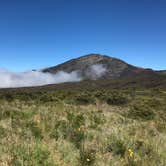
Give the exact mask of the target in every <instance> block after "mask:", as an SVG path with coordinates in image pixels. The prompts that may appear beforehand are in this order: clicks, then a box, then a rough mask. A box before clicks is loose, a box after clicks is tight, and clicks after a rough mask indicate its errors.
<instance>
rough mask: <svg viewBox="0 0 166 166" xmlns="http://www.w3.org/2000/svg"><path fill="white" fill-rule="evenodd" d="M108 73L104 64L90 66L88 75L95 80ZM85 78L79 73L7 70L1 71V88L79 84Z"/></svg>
mask: <svg viewBox="0 0 166 166" xmlns="http://www.w3.org/2000/svg"><path fill="white" fill-rule="evenodd" d="M105 72H106V68H105V67H104V66H103V65H102V64H95V65H92V66H90V68H89V70H88V72H87V73H86V75H87V76H88V77H89V78H91V79H93V80H95V79H97V78H100V77H101V76H103V75H104V73H105ZM82 79H83V78H82V77H81V76H79V74H78V72H77V71H73V72H71V73H67V72H64V71H59V72H57V73H56V74H51V73H43V72H41V71H27V72H20V73H16V72H11V71H9V70H6V69H0V88H16V87H31V86H41V85H47V84H57V83H63V82H77V81H81V80H82Z"/></svg>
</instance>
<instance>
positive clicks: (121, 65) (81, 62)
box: [42, 53, 165, 80]
mask: <svg viewBox="0 0 166 166" xmlns="http://www.w3.org/2000/svg"><path fill="white" fill-rule="evenodd" d="M93 65H102V66H100V69H102V68H103V69H105V73H103V74H102V75H100V76H99V77H97V78H96V79H101V78H104V79H110V78H119V77H126V76H134V75H137V74H142V73H143V74H147V75H156V74H159V73H161V72H160V71H158V72H156V71H155V70H152V69H148V68H147V69H146V68H142V67H136V66H134V65H131V64H128V63H127V62H125V61H123V60H121V59H118V58H115V57H110V56H108V55H101V54H94V53H92V54H88V55H84V56H81V57H78V58H74V59H71V60H69V61H66V62H64V63H62V64H59V65H57V66H53V67H49V68H46V69H43V70H42V71H43V72H49V73H52V74H55V73H57V72H58V71H64V72H67V73H71V72H73V71H77V72H78V74H79V75H80V76H81V77H82V78H83V80H86V79H90V80H91V79H92V80H93V75H94V73H91V67H93ZM96 69H97V67H96ZM162 73H165V72H162Z"/></svg>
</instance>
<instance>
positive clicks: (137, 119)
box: [0, 89, 166, 166]
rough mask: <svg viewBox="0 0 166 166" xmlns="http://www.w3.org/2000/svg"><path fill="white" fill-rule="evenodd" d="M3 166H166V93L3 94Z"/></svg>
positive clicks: (0, 156)
mask: <svg viewBox="0 0 166 166" xmlns="http://www.w3.org/2000/svg"><path fill="white" fill-rule="evenodd" d="M0 165H2V166H6V165H9V166H10V165H12V166H47V165H48V166H92V165H95V166H107V165H108V166H109V165H110V166H165V165H166V93H165V91H164V90H160V89H158V90H153V89H151V90H148V89H146V90H144V89H143V90H140V89H139V90H136V89H128V90H108V91H107V90H97V91H94V90H92V91H76V90H75V91H67V90H65V91H62V90H57V91H37V92H32V91H3V92H0Z"/></svg>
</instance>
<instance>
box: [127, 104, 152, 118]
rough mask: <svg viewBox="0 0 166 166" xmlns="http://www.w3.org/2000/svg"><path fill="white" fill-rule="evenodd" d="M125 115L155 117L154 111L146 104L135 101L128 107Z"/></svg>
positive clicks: (130, 116)
mask: <svg viewBox="0 0 166 166" xmlns="http://www.w3.org/2000/svg"><path fill="white" fill-rule="evenodd" d="M127 117H129V118H132V119H141V120H152V119H154V117H155V113H154V111H153V109H152V108H151V107H149V106H148V105H145V104H143V103H135V104H133V105H132V106H131V107H130V110H129V111H128V113H127Z"/></svg>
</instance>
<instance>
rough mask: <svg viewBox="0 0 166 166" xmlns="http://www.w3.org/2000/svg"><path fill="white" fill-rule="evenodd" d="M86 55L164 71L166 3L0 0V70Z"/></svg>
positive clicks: (146, 0) (145, 0)
mask: <svg viewBox="0 0 166 166" xmlns="http://www.w3.org/2000/svg"><path fill="white" fill-rule="evenodd" d="M89 53H100V54H106V55H110V56H114V57H117V58H120V59H123V60H125V61H127V62H128V63H130V64H133V65H136V66H142V67H146V68H154V69H158V70H159V69H166V1H165V0H0V68H7V69H10V70H14V71H24V70H30V69H34V68H35V69H36V68H37V69H38V68H43V67H47V66H53V65H56V64H59V63H62V62H64V61H66V60H69V59H71V58H76V57H79V56H81V55H85V54H89Z"/></svg>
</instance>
